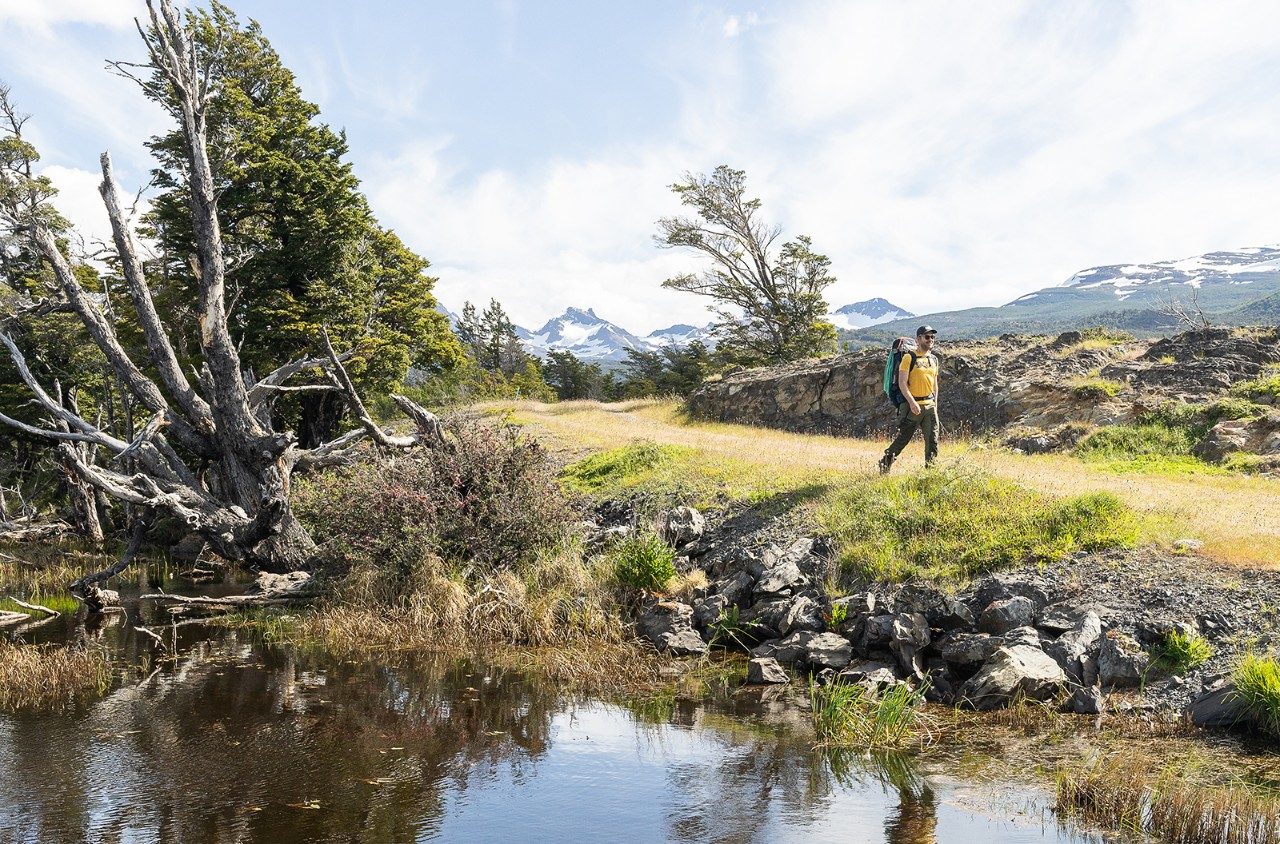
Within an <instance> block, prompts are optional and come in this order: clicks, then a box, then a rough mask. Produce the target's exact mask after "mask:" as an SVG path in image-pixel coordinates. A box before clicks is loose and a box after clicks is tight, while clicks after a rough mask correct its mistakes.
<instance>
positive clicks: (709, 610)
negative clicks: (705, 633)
mask: <svg viewBox="0 0 1280 844" xmlns="http://www.w3.org/2000/svg"><path fill="white" fill-rule="evenodd" d="M730 606H731V605H730V603H729V599H728V598H727V597H725V596H724V595H708V596H707V597H705V598H698V599H697V600H695V601H694V602H693V623H694V625H695V626H697V627H700V628H706V627H708V626H710V625H712V624H715V623H716V621H717V620H719V618H720V617H721V615H723V614H724V613H725V612H727V611H728V609H729V607H730Z"/></svg>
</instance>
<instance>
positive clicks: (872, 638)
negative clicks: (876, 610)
mask: <svg viewBox="0 0 1280 844" xmlns="http://www.w3.org/2000/svg"><path fill="white" fill-rule="evenodd" d="M892 640H893V616H891V615H873V616H871V617H869V618H868V619H867V621H866V624H865V625H864V626H863V629H862V650H864V651H869V650H871V649H872V648H883V647H887V646H888V644H889V642H890V641H892Z"/></svg>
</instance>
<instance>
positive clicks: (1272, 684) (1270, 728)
mask: <svg viewBox="0 0 1280 844" xmlns="http://www.w3.org/2000/svg"><path fill="white" fill-rule="evenodd" d="M1232 680H1234V681H1235V685H1236V690H1235V693H1234V694H1233V695H1232V703H1233V705H1234V706H1235V707H1236V708H1237V709H1238V710H1239V712H1240V714H1241V715H1242V716H1243V717H1244V718H1245V719H1246V720H1248V721H1250V722H1252V723H1254V724H1256V725H1257V726H1258V728H1259V729H1260V730H1262V731H1263V732H1265V733H1268V734H1269V735H1271V736H1274V737H1280V662H1277V661H1276V659H1275V658H1274V657H1266V656H1259V655H1257V654H1248V655H1246V656H1245V658H1244V659H1243V660H1241V661H1240V665H1239V666H1237V667H1236V670H1235V672H1234V673H1233V675H1232Z"/></svg>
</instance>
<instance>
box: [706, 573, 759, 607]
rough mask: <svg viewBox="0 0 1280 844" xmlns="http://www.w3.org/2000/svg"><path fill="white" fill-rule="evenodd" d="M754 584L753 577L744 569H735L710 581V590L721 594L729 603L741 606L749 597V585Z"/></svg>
mask: <svg viewBox="0 0 1280 844" xmlns="http://www.w3.org/2000/svg"><path fill="white" fill-rule="evenodd" d="M754 585H755V578H753V577H752V576H751V575H750V573H748V572H745V571H737V572H734V573H733V574H730V575H727V576H725V577H722V578H720V579H719V580H714V581H712V582H711V585H710V591H711V592H712V593H713V594H716V595H723V596H724V597H725V598H726V599H727V600H728V602H729V603H730V604H732V605H734V606H736V607H741V606H744V605H745V604H746V603H747V601H749V600H750V599H751V587H752V586H754Z"/></svg>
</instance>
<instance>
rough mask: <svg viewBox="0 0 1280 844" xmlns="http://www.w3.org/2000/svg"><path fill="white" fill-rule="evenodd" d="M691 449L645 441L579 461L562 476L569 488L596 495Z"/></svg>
mask: <svg viewBox="0 0 1280 844" xmlns="http://www.w3.org/2000/svg"><path fill="white" fill-rule="evenodd" d="M687 451H688V449H683V448H681V447H679V446H674V445H658V444H657V443H651V442H642V443H634V444H632V445H624V446H621V447H619V448H613V449H609V450H608V451H602V452H600V453H599V454H593V455H591V456H590V457H588V458H586V459H584V460H579V461H578V462H577V463H574V464H572V465H571V466H568V467H567V468H566V469H565V470H564V472H562V473H561V478H562V479H563V481H564V483H565V485H566V486H567V487H569V488H570V489H572V490H575V491H577V492H596V491H598V490H601V489H604V488H606V487H613V486H617V485H620V484H621V483H622V482H624V481H625V480H626V479H627V478H629V477H633V476H635V475H637V474H639V473H641V472H644V471H647V470H649V469H653V468H654V467H656V466H659V465H661V464H663V463H666V462H668V461H671V460H673V459H675V458H676V457H678V456H680V455H681V454H682V453H685V452H687Z"/></svg>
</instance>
